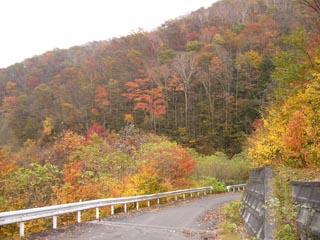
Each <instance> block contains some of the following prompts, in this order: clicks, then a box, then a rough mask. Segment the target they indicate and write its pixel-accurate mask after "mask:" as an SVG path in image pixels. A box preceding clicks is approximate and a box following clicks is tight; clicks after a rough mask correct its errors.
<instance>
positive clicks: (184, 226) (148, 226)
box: [30, 193, 241, 240]
mask: <svg viewBox="0 0 320 240" xmlns="http://www.w3.org/2000/svg"><path fill="white" fill-rule="evenodd" d="M240 196H241V194H240V193H231V194H223V195H211V196H207V197H202V198H200V199H193V200H190V201H185V202H183V201H180V202H179V203H176V204H173V205H169V206H166V207H159V208H158V207H156V208H151V209H148V210H143V211H138V212H134V213H129V214H120V215H115V216H112V217H109V218H106V219H103V220H102V221H92V222H88V223H82V224H77V225H74V226H72V227H69V228H66V229H63V230H61V229H60V230H56V231H49V233H47V234H42V235H40V236H39V235H38V236H34V237H31V238H30V239H46V240H49V239H50V240H58V239H68V240H69V239H73V240H74V239H79V240H87V239H93V240H105V239H130V240H131V239H133V240H134V239H138V240H150V239H152V240H163V239H165V240H173V239H174V240H190V239H209V238H208V237H206V234H207V230H208V228H210V227H211V226H209V225H208V223H205V222H202V221H200V218H201V216H203V215H205V214H206V212H208V211H209V210H213V209H216V208H219V207H220V206H221V205H222V204H224V203H226V202H229V201H233V200H236V199H239V198H240ZM210 225H211V224H210Z"/></svg>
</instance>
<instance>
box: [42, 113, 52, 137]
mask: <svg viewBox="0 0 320 240" xmlns="http://www.w3.org/2000/svg"><path fill="white" fill-rule="evenodd" d="M43 133H44V135H45V136H50V135H51V133H52V118H50V117H46V119H45V120H44V121H43Z"/></svg>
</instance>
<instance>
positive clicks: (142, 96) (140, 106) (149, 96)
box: [123, 78, 166, 130]
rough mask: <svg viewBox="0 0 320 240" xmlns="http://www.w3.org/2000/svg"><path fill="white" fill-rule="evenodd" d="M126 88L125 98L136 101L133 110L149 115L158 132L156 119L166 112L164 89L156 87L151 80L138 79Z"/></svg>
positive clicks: (129, 83)
mask: <svg viewBox="0 0 320 240" xmlns="http://www.w3.org/2000/svg"><path fill="white" fill-rule="evenodd" d="M126 86H127V88H128V89H127V92H128V93H125V94H123V96H124V97H126V98H128V99H130V100H132V101H134V103H135V105H134V108H133V110H142V111H143V112H145V113H146V114H148V115H149V118H150V122H151V125H152V126H153V129H154V130H156V119H157V118H158V117H159V116H161V115H163V114H165V112H166V107H165V105H164V98H163V95H162V89H161V88H160V87H156V86H155V84H154V82H153V81H152V80H151V79H150V78H144V79H136V80H135V81H134V82H128V83H127V84H126Z"/></svg>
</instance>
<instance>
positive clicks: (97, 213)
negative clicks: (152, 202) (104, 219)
mask: <svg viewBox="0 0 320 240" xmlns="http://www.w3.org/2000/svg"><path fill="white" fill-rule="evenodd" d="M99 218H100V216H99V208H98V207H97V208H96V219H97V220H98V219H99Z"/></svg>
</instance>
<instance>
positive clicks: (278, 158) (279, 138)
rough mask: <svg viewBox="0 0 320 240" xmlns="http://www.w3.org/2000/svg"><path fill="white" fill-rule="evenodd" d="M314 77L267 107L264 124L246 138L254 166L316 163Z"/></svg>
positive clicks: (318, 118)
mask: <svg viewBox="0 0 320 240" xmlns="http://www.w3.org/2000/svg"><path fill="white" fill-rule="evenodd" d="M314 77H315V79H314V80H313V81H312V82H311V83H310V84H309V85H307V86H306V88H305V89H302V90H300V91H298V92H297V93H296V94H293V95H291V96H289V97H287V98H286V99H284V100H283V101H282V102H278V103H277V104H273V105H271V106H270V107H269V110H268V115H267V117H266V118H265V119H264V126H263V128H261V129H258V130H257V131H256V132H255V133H254V134H253V135H252V136H251V137H250V138H249V141H248V142H249V144H248V157H249V158H250V160H251V162H252V163H253V165H255V166H262V165H269V164H272V165H274V166H276V165H277V164H280V163H281V164H285V165H289V166H293V167H317V166H320V161H319V160H318V159H319V157H320V139H319V136H320V108H319V106H320V81H319V78H320V76H319V73H316V74H315V75H314Z"/></svg>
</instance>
